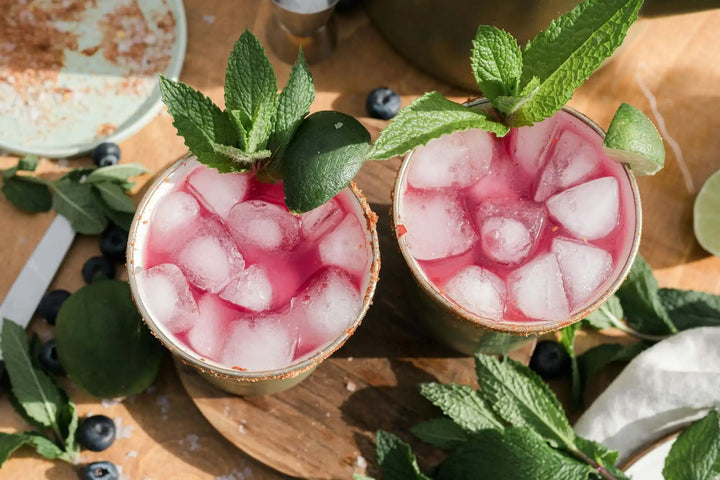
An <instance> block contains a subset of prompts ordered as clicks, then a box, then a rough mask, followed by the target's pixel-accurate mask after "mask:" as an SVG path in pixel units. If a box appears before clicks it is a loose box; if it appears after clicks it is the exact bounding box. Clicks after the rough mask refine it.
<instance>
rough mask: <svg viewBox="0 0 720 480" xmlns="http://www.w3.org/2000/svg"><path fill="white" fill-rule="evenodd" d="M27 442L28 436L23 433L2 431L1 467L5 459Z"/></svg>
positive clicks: (0, 445) (0, 447) (0, 439)
mask: <svg viewBox="0 0 720 480" xmlns="http://www.w3.org/2000/svg"><path fill="white" fill-rule="evenodd" d="M26 443H27V437H26V436H25V434H23V433H4V432H0V467H2V464H3V463H5V460H7V459H8V458H10V455H12V454H13V452H15V450H17V449H18V448H20V447H22V446H23V445H25V444H26Z"/></svg>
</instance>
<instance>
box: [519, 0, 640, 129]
mask: <svg viewBox="0 0 720 480" xmlns="http://www.w3.org/2000/svg"><path fill="white" fill-rule="evenodd" d="M642 3H643V2H642V0H586V1H584V2H582V3H581V4H579V5H578V6H576V7H575V8H574V9H573V10H572V11H570V12H568V13H566V14H565V15H562V16H561V17H559V18H557V19H556V20H554V21H553V22H552V23H551V24H550V26H548V28H547V30H545V31H544V32H541V33H539V34H538V35H537V36H536V37H535V38H534V39H533V40H531V41H530V42H529V43H528V44H527V46H526V47H525V49H524V50H523V72H522V77H521V85H523V86H524V85H526V84H528V83H529V82H530V81H531V79H532V78H533V77H537V78H538V79H539V84H538V87H537V89H536V90H535V93H534V94H533V95H532V96H531V97H530V98H529V99H528V100H527V101H525V102H524V103H523V104H522V106H520V107H519V108H518V109H517V111H515V112H514V113H513V114H512V117H511V124H512V125H513V126H522V125H530V124H532V123H534V122H539V121H541V120H543V119H545V118H548V117H550V116H551V115H552V114H554V113H555V112H557V111H558V110H560V108H562V106H563V105H565V104H566V103H567V102H568V100H570V98H571V97H572V94H573V92H574V91H575V89H576V88H577V87H579V86H580V85H581V84H582V83H583V81H585V79H587V78H588V77H589V76H590V74H592V72H593V71H594V70H596V69H597V68H598V67H599V66H600V65H601V64H602V62H603V61H605V59H606V58H608V57H609V56H610V55H611V54H612V53H613V52H614V51H615V49H616V48H617V47H619V46H620V45H621V44H622V41H623V39H624V38H625V34H626V33H627V29H628V28H629V27H630V25H632V23H633V22H634V21H635V19H636V18H637V13H638V10H639V8H640V6H641V5H642Z"/></svg>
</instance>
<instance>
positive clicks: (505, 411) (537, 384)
mask: <svg viewBox="0 0 720 480" xmlns="http://www.w3.org/2000/svg"><path fill="white" fill-rule="evenodd" d="M475 367H476V372H477V375H478V384H479V387H480V388H479V389H478V390H473V389H472V388H471V387H469V386H462V385H442V384H422V385H421V389H420V392H421V394H422V395H423V396H424V397H425V398H427V399H428V400H430V401H431V402H432V403H433V404H435V405H436V406H438V407H440V409H441V411H442V412H443V413H444V414H445V415H446V416H445V417H443V418H442V419H436V420H434V421H432V420H431V421H430V422H425V423H422V424H420V426H418V427H416V428H414V429H413V432H418V433H419V437H420V438H421V439H422V440H426V439H427V440H430V441H431V442H432V444H434V445H435V446H438V447H441V448H444V449H448V450H450V452H449V453H448V456H447V457H446V459H445V460H443V461H442V462H441V463H440V464H439V465H437V466H435V467H433V469H432V472H433V473H432V475H430V474H429V473H427V472H422V471H420V470H419V469H418V467H417V461H416V459H415V457H414V456H413V455H412V452H411V451H410V447H409V445H408V444H406V443H404V442H402V441H401V440H400V439H399V438H398V437H397V436H395V435H393V434H390V433H388V432H382V431H380V432H378V436H377V449H378V462H379V464H380V470H381V472H382V473H383V479H385V480H388V479H394V478H417V479H423V480H424V479H426V478H430V477H432V478H434V479H438V480H444V479H453V480H463V479H468V480H469V479H475V478H503V479H511V480H512V479H523V480H524V479H529V478H558V479H567V480H576V479H597V478H600V479H605V480H627V477H626V476H625V475H624V474H623V473H622V472H621V471H619V470H618V469H617V468H616V467H615V465H614V463H615V462H616V461H617V458H618V455H617V452H615V451H613V450H610V449H608V448H606V447H605V446H603V445H601V444H598V443H595V442H592V441H590V440H586V439H583V438H581V437H578V436H577V435H575V433H574V432H573V430H572V428H571V427H570V423H569V421H568V419H567V417H566V416H565V413H564V412H563V410H562V407H561V405H560V402H559V401H558V400H557V398H556V397H555V395H554V394H553V393H552V391H551V390H550V388H549V387H548V386H547V384H546V383H544V382H543V381H542V379H540V377H538V376H537V375H536V374H535V373H534V372H533V371H532V370H530V369H529V368H528V367H526V366H524V365H522V364H520V363H518V362H516V361H514V360H511V359H509V358H505V359H503V360H498V359H496V358H494V357H491V356H487V355H483V354H480V353H477V354H475ZM449 422H452V423H453V424H454V426H450V424H449ZM390 450H392V451H393V452H394V454H392V455H389V454H388V451H390ZM398 472H403V473H404V474H405V475H406V476H405V477H398V476H396V474H397V473H398Z"/></svg>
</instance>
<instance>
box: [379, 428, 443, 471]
mask: <svg viewBox="0 0 720 480" xmlns="http://www.w3.org/2000/svg"><path fill="white" fill-rule="evenodd" d="M376 451H377V456H378V463H379V464H380V471H381V472H382V475H383V480H431V479H430V477H427V476H425V475H423V473H422V472H421V471H420V467H418V464H417V459H416V458H415V455H413V453H412V451H411V450H410V445H408V444H407V443H405V442H403V441H402V440H400V439H399V438H398V437H396V436H395V435H393V434H392V433H388V432H384V431H382V430H379V431H378V432H377V435H376Z"/></svg>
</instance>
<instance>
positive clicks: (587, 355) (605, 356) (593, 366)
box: [577, 342, 646, 403]
mask: <svg viewBox="0 0 720 480" xmlns="http://www.w3.org/2000/svg"><path fill="white" fill-rule="evenodd" d="M645 348H646V345H645V344H644V343H643V342H635V343H631V344H629V345H621V344H619V343H603V344H601V345H597V346H595V347H593V348H590V349H588V350H586V351H585V352H584V353H583V354H582V355H579V356H578V357H577V366H578V370H579V372H580V382H581V383H580V394H579V395H580V396H579V399H580V400H582V399H583V397H584V393H585V388H586V387H587V385H588V383H590V380H591V379H592V378H593V377H594V376H595V375H596V374H597V373H598V372H599V371H600V370H602V369H603V368H604V367H605V366H606V365H609V364H611V363H613V362H629V361H630V360H632V359H633V358H635V357H636V356H637V355H638V354H639V353H640V352H642V351H643V350H645ZM580 403H582V402H580Z"/></svg>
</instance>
